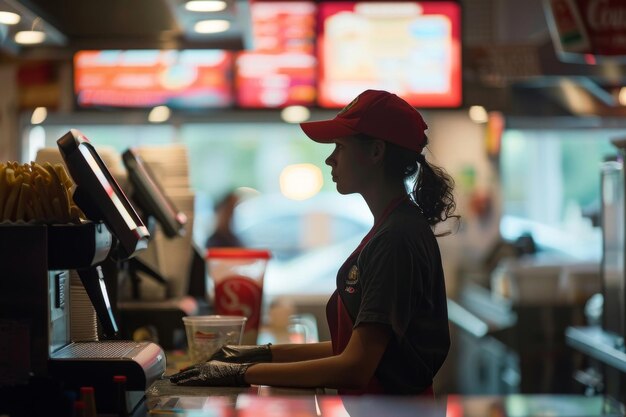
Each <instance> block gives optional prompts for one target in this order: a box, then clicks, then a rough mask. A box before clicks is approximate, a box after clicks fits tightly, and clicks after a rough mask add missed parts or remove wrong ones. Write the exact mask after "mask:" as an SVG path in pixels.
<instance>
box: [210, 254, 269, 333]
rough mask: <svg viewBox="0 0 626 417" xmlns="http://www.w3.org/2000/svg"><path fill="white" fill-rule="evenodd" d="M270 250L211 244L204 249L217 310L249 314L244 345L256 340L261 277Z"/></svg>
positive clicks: (227, 312) (261, 284)
mask: <svg viewBox="0 0 626 417" xmlns="http://www.w3.org/2000/svg"><path fill="white" fill-rule="evenodd" d="M270 256H271V254H270V251H268V250H265V249H248V248H211V249H209V250H208V251H207V261H208V269H209V275H210V276H211V279H212V280H213V284H214V288H215V294H214V300H213V301H214V302H213V304H214V309H215V313H217V314H224V315H240V316H244V317H247V318H248V321H247V322H246V328H245V330H244V334H243V342H242V343H243V344H244V345H254V344H256V343H257V337H258V333H259V324H260V321H261V305H262V301H263V277H264V275H265V268H266V266H267V261H268V260H269V259H270Z"/></svg>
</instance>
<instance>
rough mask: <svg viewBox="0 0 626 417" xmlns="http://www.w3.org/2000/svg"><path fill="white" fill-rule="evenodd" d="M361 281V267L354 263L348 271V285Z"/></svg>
mask: <svg viewBox="0 0 626 417" xmlns="http://www.w3.org/2000/svg"><path fill="white" fill-rule="evenodd" d="M357 282H359V268H358V267H357V266H356V265H352V268H350V271H349V272H348V278H347V279H346V285H354V284H356V283H357Z"/></svg>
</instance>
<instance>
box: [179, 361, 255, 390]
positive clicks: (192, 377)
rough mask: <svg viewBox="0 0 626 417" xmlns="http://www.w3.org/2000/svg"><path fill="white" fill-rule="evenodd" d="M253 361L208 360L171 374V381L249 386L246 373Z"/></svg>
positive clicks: (208, 384) (184, 383)
mask: <svg viewBox="0 0 626 417" xmlns="http://www.w3.org/2000/svg"><path fill="white" fill-rule="evenodd" d="M250 365H252V364H251V363H228V362H221V361H214V360H212V361H208V362H205V363H202V364H198V365H195V366H193V367H191V368H189V369H187V370H184V371H180V372H179V373H177V374H174V375H172V376H170V382H172V383H174V384H176V385H183V386H203V387H218V386H225V387H247V386H249V385H250V384H248V383H247V382H246V380H245V378H244V377H245V374H246V371H247V370H248V367H250Z"/></svg>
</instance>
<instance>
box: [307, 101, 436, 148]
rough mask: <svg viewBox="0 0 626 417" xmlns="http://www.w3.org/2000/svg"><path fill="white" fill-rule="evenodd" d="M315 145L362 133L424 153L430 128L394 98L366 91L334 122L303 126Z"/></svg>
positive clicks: (338, 115) (318, 122)
mask: <svg viewBox="0 0 626 417" xmlns="http://www.w3.org/2000/svg"><path fill="white" fill-rule="evenodd" d="M300 127H301V128H302V130H303V131H304V133H305V134H306V135H307V136H308V137H309V138H311V139H313V140H314V141H316V142H321V143H330V142H333V141H334V139H337V138H340V137H342V136H352V135H355V134H357V133H362V134H365V135H368V136H371V137H374V138H377V139H382V140H384V141H387V142H390V143H394V144H396V145H398V146H402V147H403V148H407V149H411V150H413V151H415V152H418V153H421V152H422V149H424V146H425V145H426V134H425V133H424V131H425V130H426V129H428V125H426V122H424V119H423V118H422V115H421V114H420V113H419V112H418V111H417V110H416V109H415V108H414V107H413V106H411V105H410V104H409V103H407V102H406V101H404V100H403V99H401V98H400V97H398V96H397V95H395V94H392V93H389V92H387V91H381V90H365V91H364V92H362V93H361V94H359V95H358V97H357V98H355V99H354V100H352V102H351V103H350V104H348V105H347V106H346V107H344V108H343V109H342V110H341V111H340V112H339V113H337V115H336V116H335V118H334V119H331V120H320V121H316V122H304V123H300Z"/></svg>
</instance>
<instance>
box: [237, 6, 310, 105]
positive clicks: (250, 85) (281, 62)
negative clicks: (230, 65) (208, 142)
mask: <svg viewBox="0 0 626 417" xmlns="http://www.w3.org/2000/svg"><path fill="white" fill-rule="evenodd" d="M250 8H251V14H252V27H253V42H254V49H253V50H251V51H249V52H243V53H240V54H238V56H237V58H236V65H235V83H236V91H237V93H236V94H237V104H238V105H239V106H240V107H245V108H268V107H270V108H271V107H284V106H289V105H295V104H300V105H314V104H315V99H316V84H317V82H316V81H317V58H316V56H315V37H316V33H315V31H316V20H315V19H316V14H317V6H316V4H315V3H314V2H310V1H290V2H287V1H282V2H255V3H252V4H251V5H250Z"/></svg>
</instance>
